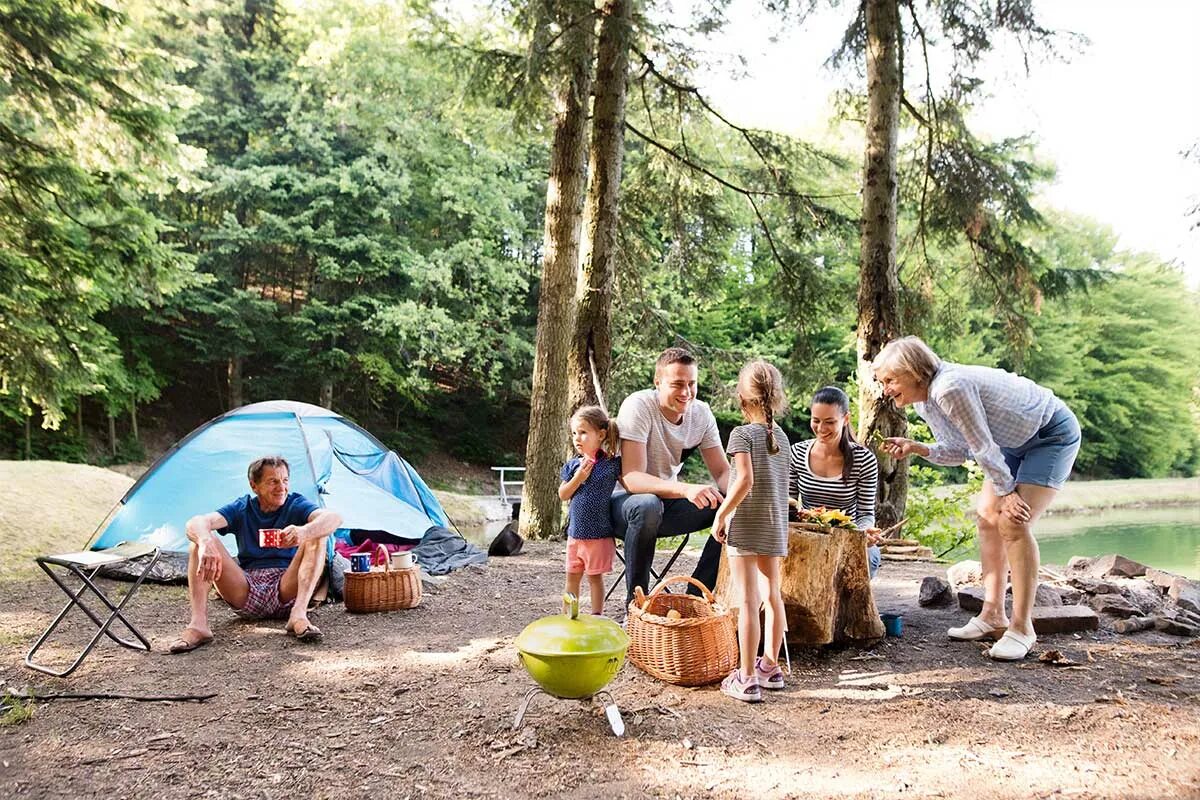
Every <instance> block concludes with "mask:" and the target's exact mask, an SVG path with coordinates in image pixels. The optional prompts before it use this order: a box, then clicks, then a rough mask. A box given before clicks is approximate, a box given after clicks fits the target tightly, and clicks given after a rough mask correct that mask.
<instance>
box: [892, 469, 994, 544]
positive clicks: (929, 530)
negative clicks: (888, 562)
mask: <svg viewBox="0 0 1200 800" xmlns="http://www.w3.org/2000/svg"><path fill="white" fill-rule="evenodd" d="M967 473H968V477H967V481H966V482H965V483H961V484H949V485H948V484H947V483H946V473H944V472H941V471H939V470H935V469H931V468H930V467H927V466H922V465H920V464H918V463H914V464H912V465H911V466H910V467H909V470H908V474H909V478H910V486H911V488H910V489H909V492H908V503H907V504H906V505H905V508H904V516H905V517H906V518H907V519H908V523H907V524H906V525H905V526H904V530H905V532H906V533H909V534H911V535H912V536H913V537H914V538H916V539H917V541H919V542H920V543H921V544H923V545H925V546H927V547H930V548H933V552H934V554H935V555H937V556H939V557H940V556H944V555H946V554H947V553H949V552H951V551H953V550H957V549H959V548H964V547H969V546H970V544H971V542H973V541H974V539H975V533H976V528H975V518H974V514H973V513H972V510H971V502H972V500H973V499H974V497H975V496H976V495H978V494H979V490H980V488H981V487H982V486H983V470H981V469H979V467H977V466H975V465H974V464H969V465H968V467H967Z"/></svg>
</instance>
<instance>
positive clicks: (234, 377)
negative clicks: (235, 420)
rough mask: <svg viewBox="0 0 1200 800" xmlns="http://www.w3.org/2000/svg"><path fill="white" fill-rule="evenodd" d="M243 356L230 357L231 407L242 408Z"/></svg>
mask: <svg viewBox="0 0 1200 800" xmlns="http://www.w3.org/2000/svg"><path fill="white" fill-rule="evenodd" d="M242 361H243V358H242V356H233V357H232V358H230V359H229V370H228V376H229V408H230V409H234V408H241V407H242V405H243V404H244V403H243V401H242Z"/></svg>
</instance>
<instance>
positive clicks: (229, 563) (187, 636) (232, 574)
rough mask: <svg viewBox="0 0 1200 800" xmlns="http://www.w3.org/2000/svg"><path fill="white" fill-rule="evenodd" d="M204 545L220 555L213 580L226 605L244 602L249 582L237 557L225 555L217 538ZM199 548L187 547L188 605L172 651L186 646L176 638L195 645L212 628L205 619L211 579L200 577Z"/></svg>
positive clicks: (247, 593)
mask: <svg viewBox="0 0 1200 800" xmlns="http://www.w3.org/2000/svg"><path fill="white" fill-rule="evenodd" d="M208 546H209V547H215V548H216V552H218V553H219V555H220V556H221V576H220V577H219V578H218V579H217V580H216V582H215V584H216V587H217V591H218V592H220V593H221V597H223V598H225V599H226V600H227V601H228V602H229V603H230V605H233V606H235V607H240V606H242V605H244V604H245V603H246V598H247V597H249V596H250V584H249V582H248V581H247V580H246V573H244V572H243V571H242V568H241V566H240V565H239V564H238V563H237V560H236V559H234V558H233V556H231V555H229V551H228V550H226V549H225V547H224V545H222V544H221V543H220V542H216V543H213V544H210V545H208ZM199 549H200V548H199V546H198V545H197V544H195V543H194V542H193V543H192V545H191V547H189V548H188V609H189V613H190V616H189V618H188V624H187V627H186V628H184V629H183V632H182V633H181V634H180V635H179V639H178V640H177V641H176V642H175V644H173V645H172V646H171V650H172V651H175V652H183V651H186V650H187V649H190V648H180V647H178V644H179V642H180V641H182V642H185V643H187V644H189V645H192V646H196V645H198V644H203V643H204V642H207V641H208V640H209V639H211V638H212V635H213V634H212V628H211V627H209V623H208V590H209V588H210V587H212V586H213V585H214V582H213V581H209V580H201V579H200V575H199V571H200V553H199Z"/></svg>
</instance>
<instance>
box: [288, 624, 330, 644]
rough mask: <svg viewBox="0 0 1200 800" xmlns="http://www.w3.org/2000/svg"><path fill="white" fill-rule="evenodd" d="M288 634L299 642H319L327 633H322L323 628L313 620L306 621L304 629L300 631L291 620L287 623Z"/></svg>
mask: <svg viewBox="0 0 1200 800" xmlns="http://www.w3.org/2000/svg"><path fill="white" fill-rule="evenodd" d="M287 632H288V635H289V636H291V637H292V638H294V639H295V640H296V641H298V642H319V641H321V639H322V638H323V637H324V635H325V634H323V633H321V629H320V628H318V627H317V626H316V625H313V624H312V623H311V622H307V621H306V622H305V623H304V630H302V631H299V630H296V629H295V628H293V627H292V624H291V623H290V622H289V623H288V625H287Z"/></svg>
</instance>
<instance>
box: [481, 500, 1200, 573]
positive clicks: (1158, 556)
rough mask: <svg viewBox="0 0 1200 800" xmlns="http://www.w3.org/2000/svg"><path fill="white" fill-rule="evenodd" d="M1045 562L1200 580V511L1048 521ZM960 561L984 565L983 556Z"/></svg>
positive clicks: (485, 535) (1042, 534) (695, 540)
mask: <svg viewBox="0 0 1200 800" xmlns="http://www.w3.org/2000/svg"><path fill="white" fill-rule="evenodd" d="M503 526H504V522H503V521H500V522H495V523H491V524H489V525H488V526H487V527H486V528H485V529H478V530H467V531H464V533H466V535H467V538H468V539H470V540H472V541H474V542H476V543H477V544H480V545H482V546H483V547H485V548H486V547H487V544H488V542H490V541H491V539H492V537H493V536H495V534H496V532H497V531H499V530H500V528H501V527H503ZM706 538H707V536H693V537H692V538H691V541H690V542H689V543H688V544H689V547H688V549H689V550H693V549H694V550H696V551H699V549H700V548H701V547H703V546H704V541H705V539H706ZM1037 539H1038V546H1039V548H1040V549H1041V553H1042V561H1043V562H1044V563H1046V564H1057V565H1059V566H1063V565H1065V564H1066V563H1067V561H1069V560H1070V559H1071V556H1099V555H1104V554H1106V553H1120V554H1121V555H1123V556H1125V557H1126V558H1132V559H1133V560H1134V561H1139V562H1141V563H1143V564H1146V565H1147V566H1151V567H1155V568H1157V569H1162V570H1167V571H1168V572H1175V573H1178V574H1180V575H1186V576H1188V577H1189V578H1200V505H1196V506H1170V507H1158V508H1141V509H1118V510H1115V511H1102V512H1095V513H1090V514H1062V515H1051V516H1049V517H1046V518H1044V519H1043V520H1042V521H1041V522H1040V523H1039V524H1038V527H1037ZM956 555H957V558H956V559H955V560H962V559H978V558H979V552H978V550H974V551H966V552H963V553H961V554H956Z"/></svg>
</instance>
